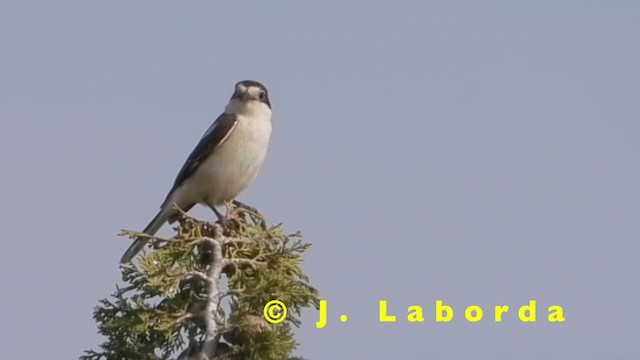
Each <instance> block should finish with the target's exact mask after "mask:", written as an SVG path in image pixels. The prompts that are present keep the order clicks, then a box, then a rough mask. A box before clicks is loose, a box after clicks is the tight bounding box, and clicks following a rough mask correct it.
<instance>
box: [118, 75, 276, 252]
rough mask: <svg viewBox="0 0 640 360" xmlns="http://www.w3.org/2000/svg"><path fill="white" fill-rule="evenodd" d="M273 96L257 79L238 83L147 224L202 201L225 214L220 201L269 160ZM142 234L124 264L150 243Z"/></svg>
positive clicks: (232, 199)
mask: <svg viewBox="0 0 640 360" xmlns="http://www.w3.org/2000/svg"><path fill="white" fill-rule="evenodd" d="M271 117H272V111H271V102H270V100H269V93H268V90H267V88H266V87H265V86H264V85H263V84H262V83H260V82H258V81H255V80H242V81H239V82H237V83H236V84H235V87H234V92H233V94H232V95H231V98H230V99H229V102H228V103H227V105H226V106H225V108H224V111H223V113H222V114H220V116H218V117H217V118H216V120H215V121H214V122H213V124H212V125H211V126H210V127H209V128H208V129H207V130H206V131H205V133H204V134H203V135H202V138H201V139H200V141H199V142H198V144H197V145H196V146H195V148H194V149H193V150H192V152H191V153H190V154H189V156H188V157H187V160H186V161H185V163H184V165H182V168H181V169H180V171H179V172H178V175H177V176H176V178H175V180H174V183H173V186H172V187H171V189H170V190H169V192H168V193H167V195H166V197H165V200H164V201H163V202H162V204H161V205H160V210H159V211H158V213H157V214H156V215H155V217H154V218H153V219H152V220H151V221H150V222H149V224H148V225H147V226H146V227H145V228H144V230H143V233H144V234H147V235H150V236H153V235H154V234H155V233H156V232H157V231H158V230H160V228H161V227H162V226H163V225H164V224H165V223H166V222H168V223H169V224H172V223H174V222H175V221H176V220H177V219H178V215H179V210H178V209H176V207H178V208H179V209H180V210H182V211H184V212H187V211H189V210H190V209H191V208H192V207H193V206H195V205H196V204H200V205H204V206H207V207H209V208H210V209H211V210H213V212H214V213H215V214H216V216H217V217H218V219H219V220H222V219H224V216H223V215H222V214H221V213H220V212H219V211H218V210H217V209H216V206H221V205H229V204H233V205H235V206H243V207H246V205H245V204H243V203H241V202H239V201H237V200H236V197H237V196H238V195H239V194H240V193H242V192H243V191H245V190H246V189H247V188H248V187H249V185H250V184H251V183H252V182H253V181H254V179H255V178H256V176H257V175H258V172H259V171H260V169H261V168H262V165H263V163H264V161H265V158H266V155H267V151H268V149H269V143H270V140H271V132H272V124H271ZM148 241H149V238H148V237H138V238H136V239H135V240H134V242H133V243H132V244H131V246H130V247H129V248H128V249H127V250H126V251H125V252H124V254H123V255H122V257H121V259H120V263H121V264H125V263H128V262H131V261H132V259H133V258H134V257H135V256H136V255H137V254H138V253H139V252H140V251H141V250H142V249H143V248H144V247H145V245H146V244H147V243H148Z"/></svg>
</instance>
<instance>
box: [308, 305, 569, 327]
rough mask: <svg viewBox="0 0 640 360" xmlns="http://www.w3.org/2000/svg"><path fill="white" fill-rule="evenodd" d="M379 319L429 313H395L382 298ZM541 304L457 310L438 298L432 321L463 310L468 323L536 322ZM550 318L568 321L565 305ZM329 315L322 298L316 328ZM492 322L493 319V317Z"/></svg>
mask: <svg viewBox="0 0 640 360" xmlns="http://www.w3.org/2000/svg"><path fill="white" fill-rule="evenodd" d="M378 310H379V314H378V315H379V321H380V322H381V323H395V322H398V321H406V322H409V323H421V322H424V321H425V315H424V312H423V308H422V307H421V306H418V305H412V306H409V307H408V308H407V310H406V312H402V313H400V312H396V313H392V312H391V311H390V310H389V309H388V307H387V300H380V301H379V303H378ZM538 310H542V309H538V305H537V303H536V301H535V300H530V301H529V303H528V304H526V305H522V306H520V307H515V308H511V307H510V306H508V305H498V306H495V307H493V309H490V310H488V311H487V310H486V309H483V308H482V307H480V306H477V305H471V306H468V307H466V308H464V309H460V310H458V309H456V310H455V311H454V309H453V307H451V306H448V305H446V304H443V302H442V300H436V302H435V313H432V314H433V318H432V321H435V322H437V323H447V322H450V321H452V320H453V318H454V316H456V315H457V314H458V312H460V313H461V315H462V316H464V318H465V319H466V321H468V322H472V323H474V322H478V321H480V320H482V319H483V318H489V317H490V318H492V320H493V321H495V322H502V321H503V319H506V318H514V320H515V318H517V319H519V320H520V321H521V322H536V321H537V319H538V317H539V316H540V315H542V314H538ZM546 310H547V311H546V314H544V315H546V316H545V317H546V320H547V321H548V322H551V323H560V322H564V321H565V317H564V309H563V308H562V306H558V305H552V306H549V307H548V308H547V309H546ZM332 317H333V316H331V315H330V314H329V310H328V305H327V301H326V300H321V301H320V308H319V319H318V321H317V322H316V327H317V328H318V329H322V328H324V327H325V326H326V325H327V322H328V321H330V320H328V319H330V318H332ZM338 319H339V320H340V321H341V322H346V321H347V315H341V316H339V317H338ZM427 321H429V320H427ZM490 321H491V320H490Z"/></svg>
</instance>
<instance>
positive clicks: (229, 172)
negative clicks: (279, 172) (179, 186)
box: [189, 108, 271, 205]
mask: <svg viewBox="0 0 640 360" xmlns="http://www.w3.org/2000/svg"><path fill="white" fill-rule="evenodd" d="M267 110H268V108H267V109H265V110H264V111H254V112H250V113H239V114H238V115H237V121H238V122H237V125H236V126H235V128H234V129H233V131H232V132H231V134H230V135H229V136H228V137H227V139H226V140H225V141H224V142H223V143H222V144H221V145H220V146H219V147H218V148H217V149H215V150H214V151H213V153H212V154H211V155H210V156H209V157H208V158H207V159H206V160H205V161H204V162H203V163H202V164H201V165H200V166H199V168H198V169H197V170H196V172H195V173H194V175H193V178H192V179H191V184H189V187H191V188H192V189H194V190H196V191H195V192H197V194H196V193H194V194H193V195H194V196H195V197H197V199H194V201H196V202H199V203H205V204H209V205H221V204H222V203H224V202H225V201H231V200H233V199H234V198H236V197H237V196H238V195H239V194H240V193H241V192H243V191H244V190H246V189H247V187H248V186H249V185H250V184H251V182H252V181H253V180H254V179H255V177H256V175H257V174H258V171H259V170H260V168H261V167H262V164H263V163H264V160H265V157H266V155H267V150H268V148H269V140H270V138H271V111H270V110H268V111H267Z"/></svg>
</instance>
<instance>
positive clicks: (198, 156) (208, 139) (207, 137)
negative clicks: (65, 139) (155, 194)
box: [165, 113, 238, 203]
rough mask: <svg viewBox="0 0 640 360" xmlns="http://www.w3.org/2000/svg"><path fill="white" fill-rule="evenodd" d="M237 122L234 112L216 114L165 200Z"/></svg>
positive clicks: (220, 143)
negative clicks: (216, 116) (214, 119)
mask: <svg viewBox="0 0 640 360" xmlns="http://www.w3.org/2000/svg"><path fill="white" fill-rule="evenodd" d="M237 123H238V118H237V117H236V115H234V114H226V113H223V114H222V115H220V116H218V118H217V119H216V121H214V122H213V124H212V125H211V126H210V127H209V129H207V131H206V132H205V133H204V135H203V136H202V138H201V139H200V141H199V142H198V145H196V147H195V148H194V149H193V151H192V152H191V154H189V157H188V158H187V161H185V163H184V165H182V168H181V169H180V172H178V176H176V180H175V181H174V183H173V187H172V188H171V191H169V193H168V194H167V198H166V199H165V203H166V201H167V200H168V199H169V197H171V194H172V193H173V191H174V190H175V189H177V188H178V187H180V185H182V184H183V183H184V181H185V180H187V179H188V178H189V177H190V176H191V175H193V173H194V172H195V171H196V169H197V168H198V166H200V164H202V162H203V161H204V160H205V159H206V158H207V157H208V156H209V155H211V153H212V152H213V151H215V149H216V148H218V147H219V146H220V145H222V143H224V141H225V140H227V138H228V137H229V134H231V132H232V131H233V129H235V127H236V125H237Z"/></svg>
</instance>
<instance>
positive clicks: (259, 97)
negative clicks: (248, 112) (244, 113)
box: [258, 91, 266, 100]
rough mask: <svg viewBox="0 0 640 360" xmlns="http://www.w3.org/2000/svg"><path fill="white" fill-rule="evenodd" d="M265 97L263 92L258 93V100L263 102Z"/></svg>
mask: <svg viewBox="0 0 640 360" xmlns="http://www.w3.org/2000/svg"><path fill="white" fill-rule="evenodd" d="M265 96H266V94H265V92H264V91H260V93H259V94H258V99H260V100H264V98H265Z"/></svg>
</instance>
